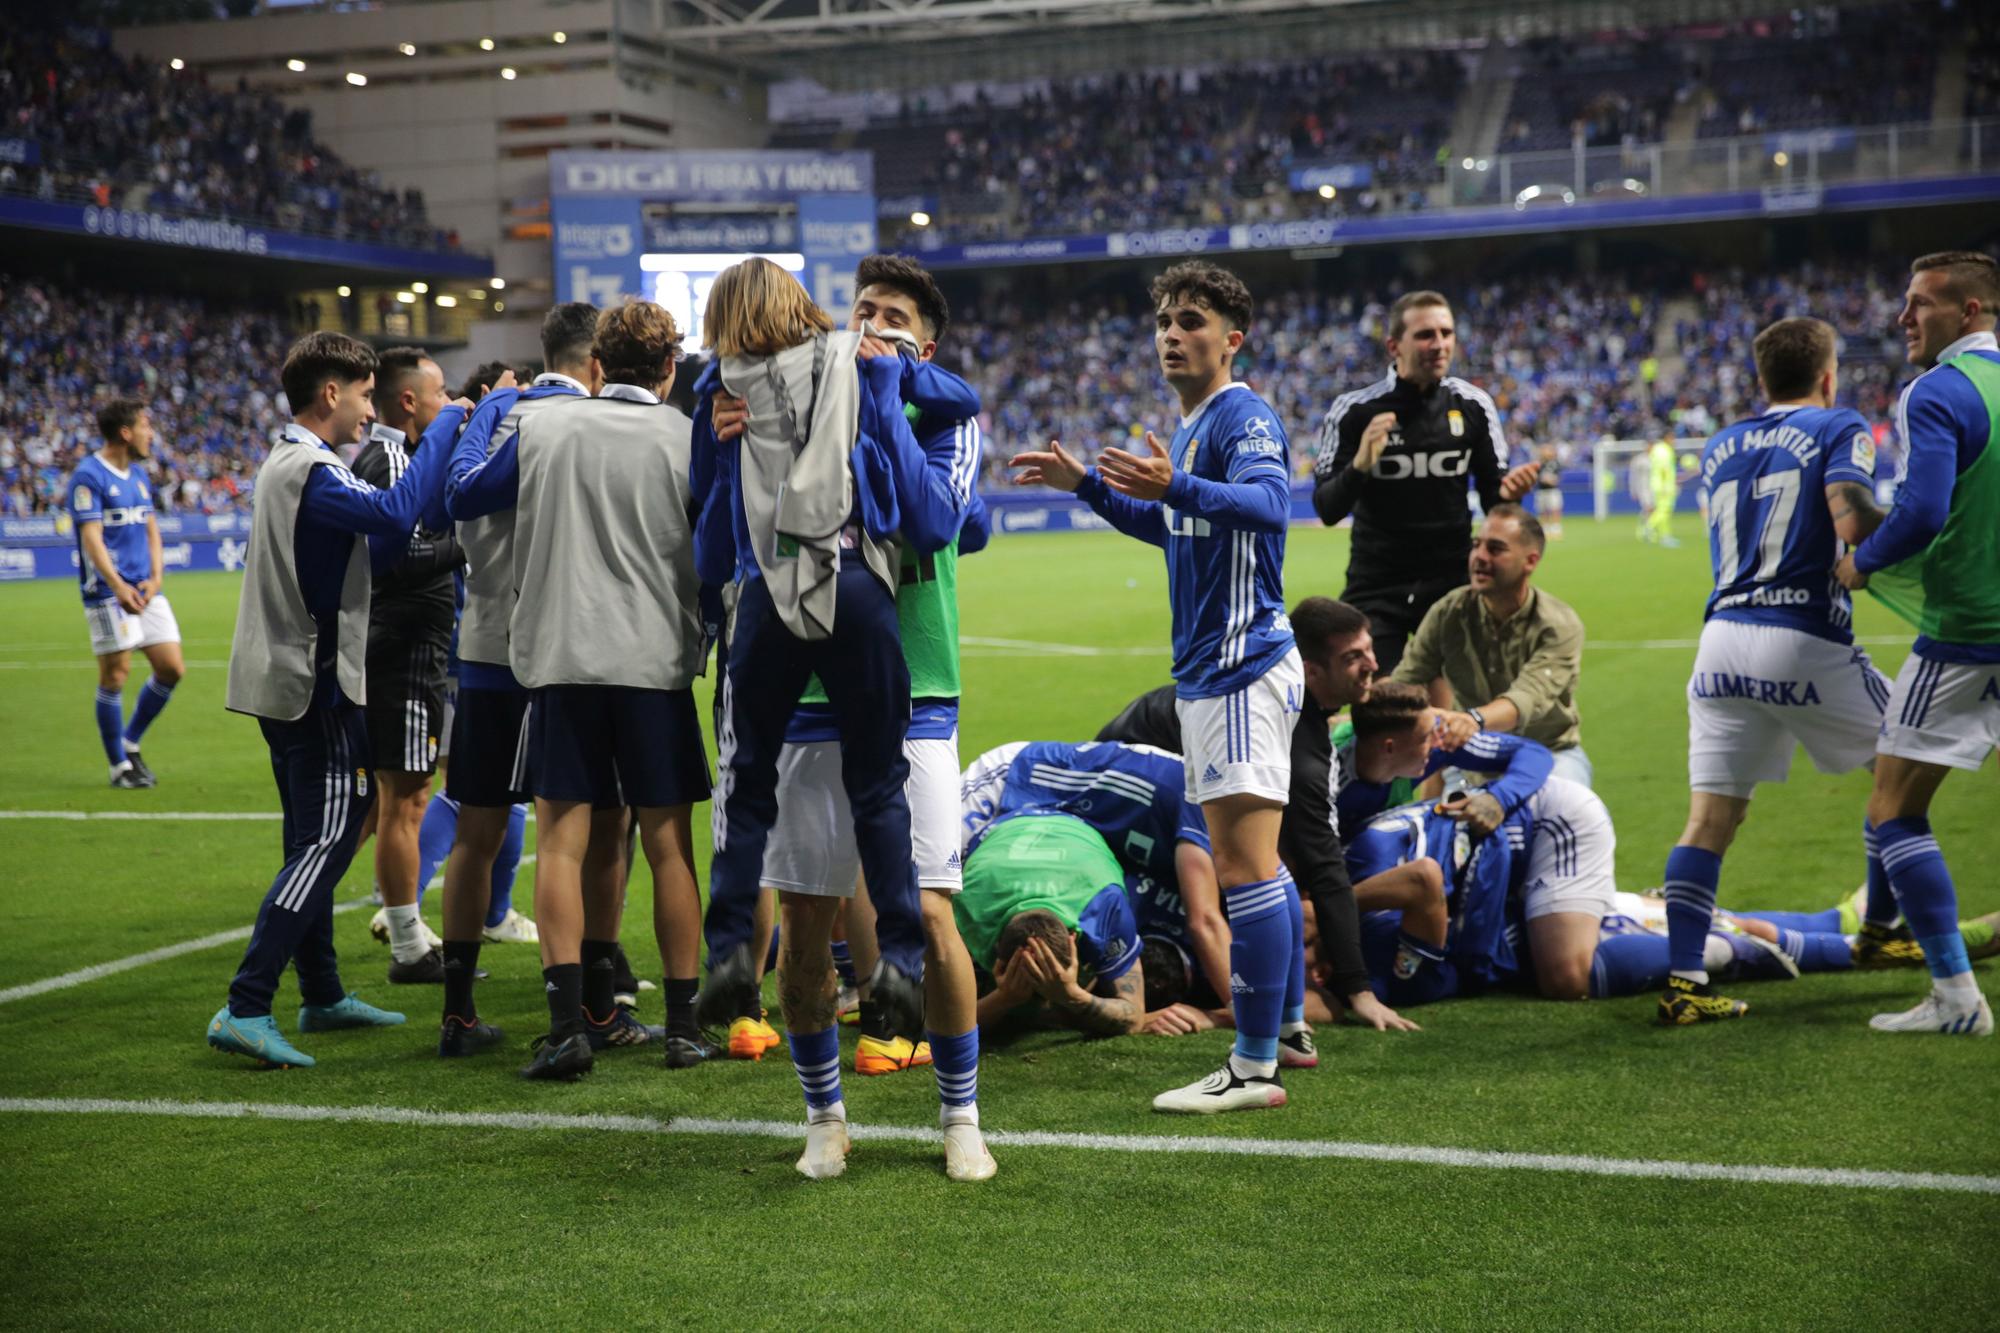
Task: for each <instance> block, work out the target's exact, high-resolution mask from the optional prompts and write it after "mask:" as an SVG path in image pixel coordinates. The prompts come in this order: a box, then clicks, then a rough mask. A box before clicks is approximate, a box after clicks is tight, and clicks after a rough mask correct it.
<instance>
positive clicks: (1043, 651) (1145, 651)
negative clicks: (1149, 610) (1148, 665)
mask: <svg viewBox="0 0 2000 1333" xmlns="http://www.w3.org/2000/svg"><path fill="white" fill-rule="evenodd" d="M958 642H959V646H960V647H961V648H997V649H1000V650H1001V651H1000V652H997V653H992V654H978V655H979V656H994V657H1001V656H1019V657H1135V656H1140V655H1146V656H1159V655H1163V654H1165V652H1166V649H1165V648H1164V647H1153V648H1126V647H1110V648H1106V647H1101V646H1093V645H1091V644H1085V643H1049V642H1046V641H1044V640H1041V639H994V638H988V637H986V636H984V635H980V634H961V635H959V636H958Z"/></svg>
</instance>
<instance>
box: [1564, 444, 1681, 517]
mask: <svg viewBox="0 0 2000 1333" xmlns="http://www.w3.org/2000/svg"><path fill="white" fill-rule="evenodd" d="M1672 443H1673V446H1674V458H1675V462H1676V466H1675V475H1676V476H1683V477H1684V476H1686V475H1688V474H1689V473H1691V472H1693V471H1694V470H1695V460H1697V459H1699V458H1700V457H1701V447H1702V445H1703V444H1704V443H1706V441H1704V440H1696V439H1676V440H1674V441H1672ZM1652 447H1653V442H1652V441H1651V440H1599V441H1597V442H1596V443H1595V444H1593V445H1591V446H1590V498H1591V512H1592V513H1593V514H1594V515H1595V516H1596V517H1597V519H1598V521H1599V522H1602V521H1603V520H1605V519H1607V518H1610V517H1611V516H1612V515H1613V514H1634V515H1636V514H1640V513H1643V512H1645V510H1647V509H1648V508H1650V507H1651V506H1652V496H1651V489H1652V478H1651V475H1650V469H1649V467H1648V465H1647V463H1646V451H1647V450H1648V449H1651V448H1652ZM1674 507H1675V508H1676V509H1686V510H1694V509H1695V508H1697V507H1698V506H1697V505H1696V502H1695V488H1694V487H1693V486H1691V485H1685V484H1684V485H1682V486H1681V488H1680V491H1679V493H1678V495H1677V496H1676V497H1675V505H1674Z"/></svg>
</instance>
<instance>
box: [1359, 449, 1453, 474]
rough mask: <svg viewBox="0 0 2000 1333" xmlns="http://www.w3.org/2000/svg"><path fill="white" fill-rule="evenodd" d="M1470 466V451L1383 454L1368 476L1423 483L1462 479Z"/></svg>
mask: <svg viewBox="0 0 2000 1333" xmlns="http://www.w3.org/2000/svg"><path fill="white" fill-rule="evenodd" d="M1471 466H1472V451H1471V450H1470V449H1454V450H1450V451H1448V452H1445V453H1435V454H1395V453H1386V452H1385V453H1384V454H1383V455H1382V457H1380V458H1378V459H1376V460H1375V466H1374V467H1372V468H1370V469H1369V470H1368V471H1369V475H1370V476H1375V477H1381V478H1383V479H1384V480H1387V481H1401V480H1403V479H1404V478H1406V477H1413V478H1415V479H1416V480H1418V481H1423V480H1425V479H1426V478H1430V477H1462V476H1464V475H1465V474H1466V471H1467V470H1468V469H1469V468H1471Z"/></svg>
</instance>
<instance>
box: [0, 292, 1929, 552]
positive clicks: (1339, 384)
mask: <svg viewBox="0 0 2000 1333" xmlns="http://www.w3.org/2000/svg"><path fill="white" fill-rule="evenodd" d="M1459 290H1460V296H1459V314H1460V318H1461V320H1462V321H1463V324H1462V327H1463V340H1464V351H1463V353H1462V361H1461V365H1462V366H1463V367H1464V369H1465V371H1466V373H1467V374H1469V375H1471V376H1473V377H1475V378H1477V379H1478V381H1479V382H1480V383H1482V384H1484V385H1485V386H1487V387H1488V389H1489V391H1490V392H1491V393H1492V394H1493V396H1494V400H1495V402H1496V403H1497V404H1498V406H1499V408H1500V410H1501V412H1502V413H1503V414H1504V416H1505V419H1506V422H1507V430H1508V437H1509V439H1510V440H1513V441H1514V442H1515V443H1516V445H1517V446H1518V447H1520V448H1522V449H1524V450H1525V449H1529V448H1532V447H1534V446H1537V445H1540V444H1555V445H1557V446H1558V447H1559V448H1561V449H1562V450H1564V452H1565V456H1566V458H1565V461H1568V462H1576V461H1578V459H1579V458H1580V457H1581V456H1582V451H1583V449H1584V447H1585V446H1587V445H1588V443H1589V442H1591V441H1595V440H1605V439H1611V440H1633V439H1641V438H1649V437H1651V436H1653V435H1656V434H1659V433H1661V432H1662V430H1663V429H1666V428H1671V429H1672V432H1673V433H1674V434H1676V435H1678V436H1680V437H1683V438H1691V437H1698V436H1702V435H1706V434H1707V433H1709V432H1710V431H1712V430H1714V429H1715V428H1716V426H1717V425H1718V424H1719V423H1721V422H1724V421H1728V420H1732V419H1734V418H1735V417H1737V416H1740V415H1742V414H1743V412H1745V411H1746V410H1748V408H1749V406H1750V404H1751V403H1752V401H1753V400H1754V399H1755V396H1756V374H1755V370H1754V367H1753V366H1752V364H1751V357H1750V343H1751V339H1752V338H1753V337H1754V336H1755V335H1756V332H1757V330H1758V329H1760V328H1762V327H1764V326H1765V325H1766V324H1768V323H1770V322H1771V321H1772V320H1775V319H1780V318H1784V317H1786V316H1788V315H1800V314H1807V315H1812V316H1815V317H1817V318H1821V319H1825V320H1827V321H1828V322H1830V323H1832V324H1833V325H1834V327H1836V328H1838V329H1841V330H1843V331H1844V332H1845V335H1846V339H1847V341H1846V345H1845V347H1844V349H1843V359H1842V382H1843V383H1842V387H1843V393H1844V396H1845V401H1846V402H1848V403H1849V404H1850V405H1852V406H1853V407H1854V408H1855V409H1856V410H1858V411H1860V412H1861V413H1862V415H1863V416H1865V417H1866V418H1868V420H1869V421H1870V422H1871V423H1873V424H1876V425H1877V426H1878V427H1879V428H1886V426H1887V424H1888V423H1889V421H1890V418H1891V415H1892V408H1893V406H1894V396H1895V394H1896V392H1898V391H1899V389H1900V386H1901V384H1902V382H1903V380H1904V379H1905V378H1906V376H1905V374H1904V372H1903V371H1902V370H1901V368H1900V366H1899V360H1898V358H1896V357H1895V356H1894V355H1893V352H1894V351H1895V338H1894V328H1893V324H1894V319H1895V315H1896V310H1897V308H1898V306H1899V304H1900V294H1899V292H1898V291H1897V289H1896V288H1895V286H1894V285H1893V284H1890V283H1888V282H1887V280H1886V279H1885V277H1884V275H1882V274H1881V273H1879V272H1877V271H1875V270H1873V269H1870V268H1867V267H1864V266H1860V265H1843V266H1833V267H1813V266H1807V267H1804V268H1800V269H1797V270H1794V271H1790V272H1783V273H1776V274H1742V273H1735V274H1728V273H1696V274H1694V275H1692V276H1691V277H1690V278H1687V279H1685V280H1670V279H1668V278H1665V277H1657V278H1653V279H1651V280H1647V281H1633V280H1630V279H1626V278H1618V279H1610V278H1607V279H1602V280H1596V281H1585V280H1579V279H1575V278H1559V277H1554V276H1545V277H1538V278H1530V279H1512V280H1505V281H1489V282H1485V283H1476V284H1469V285H1466V286H1465V287H1463V288H1462V289H1459ZM1675 299H1681V300H1685V301H1689V302H1691V303H1692V306H1693V310H1694V317H1693V318H1681V319H1677V320H1676V321H1674V324H1673V327H1672V328H1671V329H1668V330H1662V329H1661V327H1660V325H1661V321H1662V318H1663V316H1662V309H1663V307H1664V306H1665V305H1666V303H1667V302H1669V301H1672V300H1675ZM1385 310H1386V299H1385V297H1384V295H1383V294H1381V293H1368V292H1355V291H1340V292H1332V293H1329V292H1320V291H1314V290H1298V289H1294V290H1290V291H1282V290H1281V291H1273V292H1271V293H1270V294H1269V295H1268V296H1267V297H1265V298H1264V301H1263V307H1262V309H1261V310H1260V316H1261V318H1260V321H1259V332H1258V334H1257V336H1255V337H1252V338H1251V339H1250V340H1248V341H1247V342H1246V343H1245V345H1244V349H1243V352H1242V353H1241V354H1240V356H1239V361H1238V373H1239V374H1241V375H1242V376H1243V378H1245V379H1246V380H1249V381H1250V382H1251V383H1254V384H1256V385H1258V386H1259V387H1260V388H1261V389H1262V390H1263V391H1264V392H1265V393H1266V394H1267V395H1268V396H1269V397H1270V399H1271V401H1272V403H1273V404H1274V405H1275V406H1276V407H1277V408H1278V409H1279V411H1280V412H1281V413H1282V414H1283V419H1284V420H1285V421H1286V422H1287V423H1288V425H1289V426H1290V428H1291V429H1292V430H1293V431H1294V432H1309V431H1310V430H1312V429H1313V428H1314V426H1315V423H1317V422H1318V420H1319V418H1320V416H1321V414H1322V413H1324V412H1325V410H1326V407H1327V405H1328V404H1329V403H1330V402H1331V401H1332V400H1333V398H1334V397H1335V396H1336V395H1337V394H1339V393H1340V392H1341V391H1342V390H1343V389H1344V388H1348V387H1352V386H1353V385H1354V384H1356V383H1359V382H1365V381H1366V380H1368V379H1369V378H1370V377H1371V376H1374V375H1376V374H1378V373H1379V363H1380V360H1381V350H1380V342H1379V338H1380V329H1381V325H1382V320H1383V316H1384V312H1385ZM285 322H286V321H285V320H284V318H283V317H282V316H281V315H279V314H277V313H274V312H270V311H259V310H252V309H248V308H231V307H219V306H214V305H209V304H205V303H203V302H201V301H198V300H193V299H169V298H162V297H148V296H134V295H127V294H115V293H112V292H108V291H93V290H90V289H85V288H72V289H63V288H60V287H57V286H55V285H52V284H50V283H46V282H39V281H36V282H28V281H22V280H19V279H13V278H5V277H0V395H4V397H0V512H4V513H6V514H8V515H23V514H36V513H42V512H45V511H48V510H50V509H52V508H59V507H60V489H61V480H62V477H63V475H64V474H65V473H66V472H67V471H68V470H69V469H70V468H71V467H73V466H74V464H75V462H76V460H77V459H78V458H80V457H82V455H83V454H85V453H87V452H88V451H89V450H90V449H91V448H93V447H94V446H95V442H96V426H95V418H94V413H95V411H96V409H97V405H98V400H99V399H100V398H103V397H107V396H113V395H115V394H134V395H137V396H140V397H143V398H145V399H146V400H147V401H148V402H150V403H151V404H152V406H153V414H154V420H155V425H156V427H157V428H158V430H159V433H160V445H159V447H158V452H157V453H156V454H155V457H154V469H155V474H156V475H155V481H156V489H157V491H158V493H159V496H160V500H161V504H162V507H163V508H173V509H180V510H193V511H204V510H205V511H211V512H212V511H214V510H218V509H228V508H231V507H234V506H235V505H236V504H237V502H238V500H239V498H240V492H241V490H242V489H243V487H244V486H245V485H246V484H247V478H248V477H249V475H250V474H252V473H254V471H255V469H256V465H257V463H258V462H259V461H261V459H262V457H263V450H264V448H265V445H266V444H267V442H268V441H269V440H270V439H271V437H272V435H273V433H274V432H275V431H276V430H277V429H278V428H279V427H280V426H281V425H282V422H283V418H282V415H281V411H282V403H281V402H279V401H278V400H277V399H276V398H275V395H274V394H273V393H271V392H269V391H267V390H266V389H265V388H264V387H261V386H263V385H267V384H269V383H271V382H272V381H271V377H269V376H258V375H250V376H245V375H243V374H242V373H241V370H242V367H243V366H245V365H251V364H256V365H262V364H265V363H267V362H274V361H275V360H276V358H277V357H278V355H279V351H280V349H281V347H282V345H283V343H284V340H285V337H286V336H287V333H286V328H285ZM1145 322H1146V321H1145V320H1144V318H1143V316H1142V313H1141V312H1140V311H1139V310H1138V309H1137V308H1135V307H1133V306H1132V305H1131V304H1130V303H1129V302H1122V301H1121V302H1117V303H1115V304H1114V303H1113V302H1111V301H1109V300H1105V301H1101V302H1096V301H1087V300H1079V301H1073V302H1071V303H1069V304H1067V305H1063V306H1058V307H1055V308H1043V307H1031V306H1030V305H1027V304H1021V305H1016V304H1011V303H1008V304H999V305H994V306H990V307H986V308H979V307H970V308H968V309H967V311H966V315H965V318H964V319H963V321H962V322H961V323H959V325H958V330H957V332H956V333H955V335H954V337H953V339H952V341H951V345H949V346H948V347H946V348H945V349H943V350H942V351H941V352H940V357H941V359H942V360H943V361H944V362H945V363H947V364H950V365H951V366H952V368H953V369H955V370H957V371H959V372H960V373H962V374H964V375H965V376H966V377H967V379H968V380H970V381H971V382H972V383H973V385H974V386H975V387H976V388H977V389H978V390H979V391H980V394H981V397H982V399H983V400H984V403H985V412H984V414H983V418H984V424H985V429H986V430H987V432H988V433H989V434H990V435H991V436H992V437H993V438H994V439H995V440H996V441H998V442H999V443H1000V445H1001V446H1004V448H996V449H994V450H992V451H989V454H988V457H987V461H986V467H987V476H986V478H985V480H986V481H987V482H988V483H989V484H997V473H996V472H995V468H996V466H997V465H996V463H995V459H996V458H1000V457H1004V456H1005V449H1011V448H1016V447H1027V446H1028V445H1030V444H1033V443H1035V442H1037V441H1039V440H1042V439H1046V438H1048V437H1051V436H1053V437H1056V438H1060V439H1062V440H1064V441H1066V442H1070V443H1073V444H1075V445H1076V446H1078V447H1079V448H1081V449H1082V450H1084V451H1085V452H1086V453H1087V454H1094V453H1095V451H1096V450H1097V449H1098V448H1100V447H1102V446H1103V445H1106V444H1111V443H1117V442H1119V441H1125V440H1129V439H1130V438H1132V435H1133V432H1134V431H1135V430H1143V429H1144V427H1145V426H1147V425H1157V424H1158V420H1159V418H1160V416H1161V413H1162V408H1161V405H1160V401H1159V394H1158V388H1157V374H1158V372H1157V367H1156V365H1155V363H1154V360H1153V357H1152V353H1151V350H1150V342H1149V340H1148V339H1147V337H1146V336H1145V330H1144V328H1143V325H1144V323H1145ZM1663 336H1664V342H1663V343H1658V344H1657V345H1656V340H1659V339H1661V338H1662V337H1663ZM1675 353H1678V356H1679V358H1680V360H1681V369H1680V370H1679V372H1678V373H1677V374H1676V373H1671V372H1669V373H1661V372H1660V371H1659V369H1658V367H1659V364H1660V361H1661V359H1663V358H1670V357H1672V356H1673V355H1674V354H1675ZM1649 376H1651V377H1652V378H1649ZM1884 443H1885V445H1887V446H1889V447H1890V448H1891V449H1893V447H1894V442H1893V440H1892V439H1889V438H1887V437H1885V439H1884ZM1293 461H1294V463H1295V464H1296V465H1297V467H1298V470H1299V472H1300V475H1304V473H1305V472H1306V471H1307V470H1308V469H1309V468H1310V464H1311V458H1310V454H1309V453H1303V452H1302V453H1301V454H1300V455H1299V456H1298V457H1296V458H1295V459H1294V460H1293Z"/></svg>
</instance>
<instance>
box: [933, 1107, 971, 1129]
mask: <svg viewBox="0 0 2000 1333" xmlns="http://www.w3.org/2000/svg"><path fill="white" fill-rule="evenodd" d="M953 1125H971V1126H972V1127H973V1128H974V1129H978V1128H979V1103H978V1102H973V1103H972V1104H971V1105H969V1106H945V1105H942V1104H940V1105H939V1106H938V1128H940V1129H950V1128H951V1127H952V1126H953Z"/></svg>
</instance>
